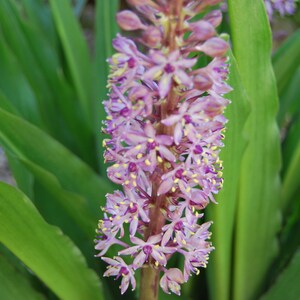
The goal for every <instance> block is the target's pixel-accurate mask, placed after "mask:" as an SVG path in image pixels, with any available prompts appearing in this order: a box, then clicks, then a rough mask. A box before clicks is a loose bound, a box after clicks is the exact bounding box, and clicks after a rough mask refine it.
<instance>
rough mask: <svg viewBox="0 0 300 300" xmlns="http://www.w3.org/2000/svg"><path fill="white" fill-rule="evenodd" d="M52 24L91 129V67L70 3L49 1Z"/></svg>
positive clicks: (86, 48) (56, 0)
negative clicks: (55, 29) (54, 26)
mask: <svg viewBox="0 0 300 300" xmlns="http://www.w3.org/2000/svg"><path fill="white" fill-rule="evenodd" d="M50 4H51V8H52V13H53V18H54V22H55V25H56V28H57V31H58V34H59V36H60V39H61V43H62V45H63V48H64V52H65V55H66V58H67V61H68V66H69V69H70V72H71V76H72V79H73V81H74V84H75V88H76V90H77V93H78V96H79V98H80V102H81V107H82V109H83V112H84V115H85V118H86V121H87V122H88V123H89V124H90V126H91V127H93V126H94V125H95V124H94V121H95V120H94V117H95V115H94V100H93V99H92V84H91V83H92V65H91V62H90V58H89V52H88V47H87V43H86V41H85V39H84V36H83V33H82V31H81V29H80V26H79V23H78V21H77V19H76V17H75V15H74V13H73V10H72V7H71V5H70V1H68V0H50Z"/></svg>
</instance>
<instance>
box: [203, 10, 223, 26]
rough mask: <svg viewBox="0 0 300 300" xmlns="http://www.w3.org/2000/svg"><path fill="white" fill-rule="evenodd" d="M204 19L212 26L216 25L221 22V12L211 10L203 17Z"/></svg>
mask: <svg viewBox="0 0 300 300" xmlns="http://www.w3.org/2000/svg"><path fill="white" fill-rule="evenodd" d="M204 20H205V21H207V22H209V23H210V24H211V25H212V26H214V27H218V26H219V25H220V24H221V22H222V12H221V11H220V10H213V11H211V12H210V13H209V14H207V15H206V16H205V17H204Z"/></svg>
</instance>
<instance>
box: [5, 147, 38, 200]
mask: <svg viewBox="0 0 300 300" xmlns="http://www.w3.org/2000/svg"><path fill="white" fill-rule="evenodd" d="M2 146H3V145H2ZM5 154H6V158H7V160H8V164H9V168H10V170H11V172H12V175H13V177H14V179H15V181H16V183H17V186H18V188H19V189H20V190H21V191H22V192H23V193H24V194H25V195H26V196H27V197H28V198H29V199H32V200H34V193H33V183H34V177H33V175H32V174H31V173H30V172H29V171H28V170H27V169H26V167H24V165H23V164H22V163H21V162H20V161H19V159H18V158H17V157H16V156H15V155H14V154H13V153H12V152H10V151H9V149H6V151H5Z"/></svg>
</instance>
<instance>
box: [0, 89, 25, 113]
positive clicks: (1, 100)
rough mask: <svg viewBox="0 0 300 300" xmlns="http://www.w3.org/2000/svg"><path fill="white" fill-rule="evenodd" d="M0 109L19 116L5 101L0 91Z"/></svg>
mask: <svg viewBox="0 0 300 300" xmlns="http://www.w3.org/2000/svg"><path fill="white" fill-rule="evenodd" d="M0 107H1V108H2V109H3V110H5V111H7V112H10V113H11V114H14V115H18V116H20V115H21V114H20V113H19V112H18V111H17V110H16V108H15V107H14V106H13V105H12V104H11V102H9V101H8V100H7V98H6V97H5V95H4V94H3V93H2V91H0Z"/></svg>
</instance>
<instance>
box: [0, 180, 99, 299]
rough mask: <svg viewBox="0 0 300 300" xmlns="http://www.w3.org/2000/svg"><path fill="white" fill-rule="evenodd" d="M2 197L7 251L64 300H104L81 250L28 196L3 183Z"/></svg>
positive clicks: (0, 232)
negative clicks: (44, 217)
mask: <svg viewBox="0 0 300 300" xmlns="http://www.w3.org/2000/svg"><path fill="white" fill-rule="evenodd" d="M0 198H1V201H0V216H1V218H0V224H1V226H0V240H1V242H3V243H4V245H5V246H6V247H7V248H9V249H10V250H11V251H12V252H13V253H14V254H15V255H16V256H18V257H19V258H20V259H21V260H22V261H23V262H24V263H25V264H26V265H27V266H28V267H29V268H31V269H32V271H33V272H35V273H36V274H37V276H38V277H39V278H40V279H41V280H42V281H44V282H45V283H46V284H47V285H48V286H49V287H50V288H51V289H52V290H53V291H54V292H55V293H56V294H57V295H58V296H59V297H60V298H61V299H99V300H101V299H103V298H102V296H101V293H100V286H99V284H98V282H97V277H96V276H95V274H94V273H93V272H92V271H91V270H90V269H88V268H87V267H86V263H85V262H84V259H83V256H82V255H81V253H80V252H79V250H78V249H77V248H76V247H75V246H74V245H73V244H72V243H71V241H70V240H69V239H67V238H66V236H63V235H62V233H61V231H60V230H58V228H55V227H53V226H50V225H48V224H47V223H46V222H45V221H44V220H43V218H42V217H41V216H40V214H39V213H38V211H37V210H36V209H35V207H34V206H33V204H32V203H31V201H30V200H29V199H28V198H27V197H25V196H24V195H23V194H22V193H21V192H20V191H18V190H16V189H15V188H13V187H11V186H9V185H7V184H4V183H0ZM24 224H26V226H24ZM20 245H22V247H20Z"/></svg>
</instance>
